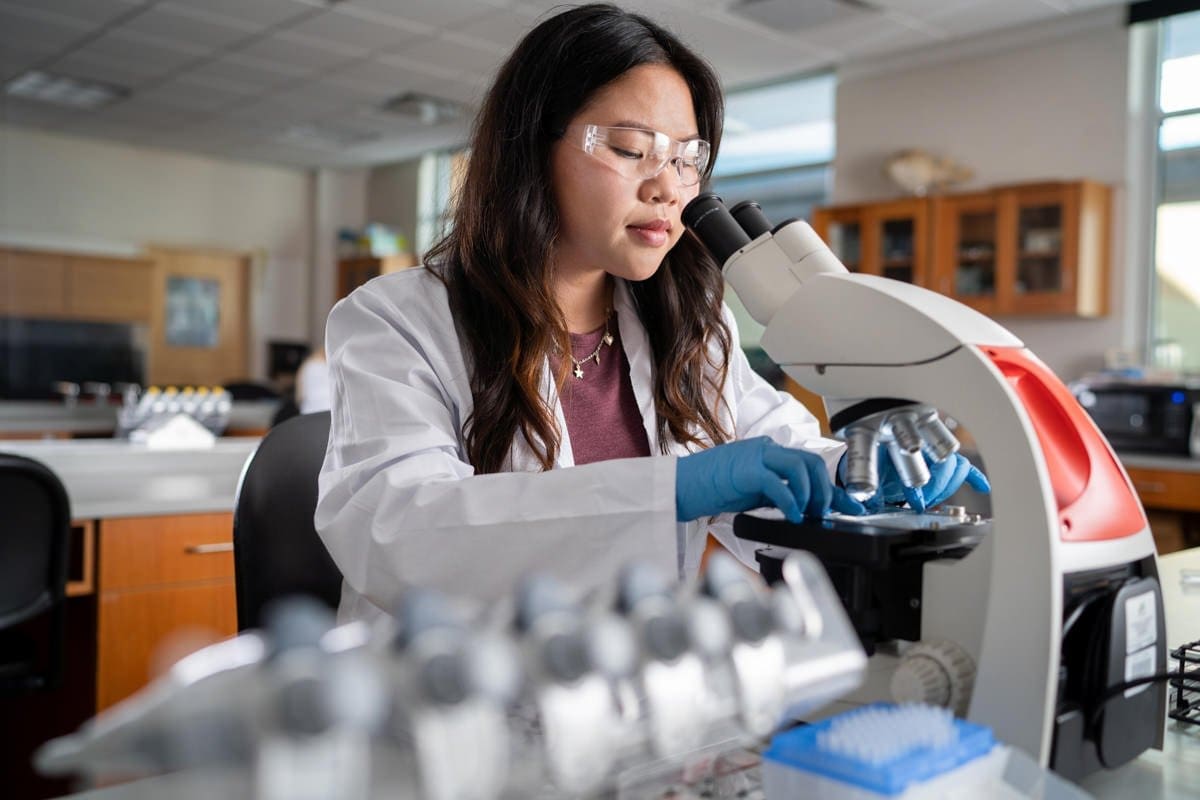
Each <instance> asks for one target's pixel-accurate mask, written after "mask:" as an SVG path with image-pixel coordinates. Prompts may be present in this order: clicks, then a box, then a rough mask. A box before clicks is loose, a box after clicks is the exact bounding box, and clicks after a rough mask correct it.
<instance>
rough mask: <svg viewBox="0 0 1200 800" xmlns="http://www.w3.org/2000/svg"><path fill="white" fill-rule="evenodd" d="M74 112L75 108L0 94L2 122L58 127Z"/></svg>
mask: <svg viewBox="0 0 1200 800" xmlns="http://www.w3.org/2000/svg"><path fill="white" fill-rule="evenodd" d="M74 113H76V110H75V109H69V108H63V107H62V106H55V105H51V104H50V103H38V102H34V101H32V100H23V99H21V98H19V97H6V96H4V95H0V124H5V125H24V126H26V127H36V128H47V127H57V126H58V125H60V124H61V123H62V122H64V121H65V120H66V119H67V118H68V117H70V116H71V115H72V114H74Z"/></svg>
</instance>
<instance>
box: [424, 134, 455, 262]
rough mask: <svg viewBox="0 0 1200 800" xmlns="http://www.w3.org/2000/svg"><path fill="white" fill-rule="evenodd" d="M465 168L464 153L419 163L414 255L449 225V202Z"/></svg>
mask: <svg viewBox="0 0 1200 800" xmlns="http://www.w3.org/2000/svg"><path fill="white" fill-rule="evenodd" d="M466 167H467V150H466V149H458V150H442V151H439V152H434V153H428V154H426V155H425V156H424V157H423V158H422V159H421V166H420V171H419V174H418V178H417V231H416V242H415V246H416V252H417V254H418V255H419V256H420V257H421V258H423V257H424V254H425V251H426V250H428V249H429V248H430V247H432V246H433V245H434V244H435V243H436V242H437V241H438V240H439V239H441V238H442V237H443V236H445V235H446V234H447V233H448V232H449V230H450V226H451V224H452V223H453V216H452V215H453V213H454V208H453V205H452V204H453V202H454V196H455V194H456V193H457V192H458V187H459V184H460V183H461V182H462V178H463V173H464V172H465V171H466Z"/></svg>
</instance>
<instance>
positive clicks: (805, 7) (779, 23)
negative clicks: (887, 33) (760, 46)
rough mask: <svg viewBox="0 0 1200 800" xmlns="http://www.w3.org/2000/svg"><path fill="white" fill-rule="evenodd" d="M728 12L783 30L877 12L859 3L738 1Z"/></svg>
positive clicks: (837, 0)
mask: <svg viewBox="0 0 1200 800" xmlns="http://www.w3.org/2000/svg"><path fill="white" fill-rule="evenodd" d="M729 10H730V11H731V12H733V13H734V14H740V15H741V16H743V17H746V18H747V19H751V20H754V21H755V22H757V23H758V24H760V25H762V26H764V27H767V28H771V29H773V30H784V31H802V30H807V29H809V28H816V27H819V26H821V25H828V24H829V23H831V22H841V21H843V20H848V19H857V18H859V17H862V16H864V15H867V14H874V13H878V11H879V9H878V8H876V7H875V6H873V5H871V4H870V3H865V2H862V0H803V2H797V0H741V2H738V3H734V4H733V5H732V6H730V8H729Z"/></svg>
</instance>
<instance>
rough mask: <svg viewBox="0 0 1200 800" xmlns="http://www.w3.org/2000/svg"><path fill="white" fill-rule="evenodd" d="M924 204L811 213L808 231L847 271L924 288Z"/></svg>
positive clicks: (926, 219) (926, 228) (926, 262)
mask: <svg viewBox="0 0 1200 800" xmlns="http://www.w3.org/2000/svg"><path fill="white" fill-rule="evenodd" d="M929 214H930V208H929V201H927V200H925V199H923V198H914V199H910V200H894V201H891V202H883V203H865V204H861V205H855V206H840V207H837V208H826V209H817V210H816V211H815V212H814V213H813V228H814V229H815V230H816V232H817V233H818V234H819V235H820V236H821V238H823V239H825V241H826V242H828V243H829V246H830V248H831V249H832V250H833V252H834V253H835V254H837V256H838V258H840V259H841V260H842V263H843V264H845V265H846V267H847V269H849V270H851V271H852V272H864V273H866V274H868V275H882V276H884V277H886V278H894V279H895V280H901V281H906V282H908V283H918V284H922V285H923V284H925V283H926V281H927V274H926V273H927V270H928V265H929V255H928V252H927V251H928V248H929Z"/></svg>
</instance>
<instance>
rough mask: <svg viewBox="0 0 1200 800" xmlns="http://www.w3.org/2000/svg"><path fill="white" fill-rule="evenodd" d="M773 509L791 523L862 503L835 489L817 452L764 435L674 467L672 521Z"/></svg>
mask: <svg viewBox="0 0 1200 800" xmlns="http://www.w3.org/2000/svg"><path fill="white" fill-rule="evenodd" d="M763 506H774V507H775V508H778V509H779V510H780V511H782V512H783V513H784V516H786V517H787V518H788V519H790V520H791V521H792V522H800V520H801V519H802V518H803V517H804V515H805V514H808V515H809V516H813V517H823V516H825V514H827V513H828V512H829V509H830V507H831V506H832V507H833V509H834V510H835V511H841V512H842V513H843V514H862V513H863V512H864V509H863V507H862V504H861V503H858V502H857V501H855V500H853V499H852V498H851V497H850V496H849V495H848V494H846V491H845V490H844V489H842V488H841V487H839V486H834V485H833V484H832V483H831V482H830V480H829V473H828V472H826V470H825V460H824V459H822V458H821V457H820V456H819V455H817V454H816V453H809V452H807V451H805V450H795V449H793V448H790V447H784V446H782V445H779V444H776V443H775V442H774V441H772V440H771V439H770V438H768V437H766V436H759V437H757V438H754V439H743V440H742V441H739V442H730V443H729V444H722V445H717V446H716V447H711V448H709V449H708V450H701V451H700V452H699V453H692V454H691V455H687V456H681V457H680V458H679V460H678V461H677V462H676V466H675V517H676V519H678V520H679V521H680V522H688V521H690V520H693V519H699V518H700V517H707V516H712V515H714V514H720V513H721V512H724V511H749V510H750V509H752V508H762V507H763Z"/></svg>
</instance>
